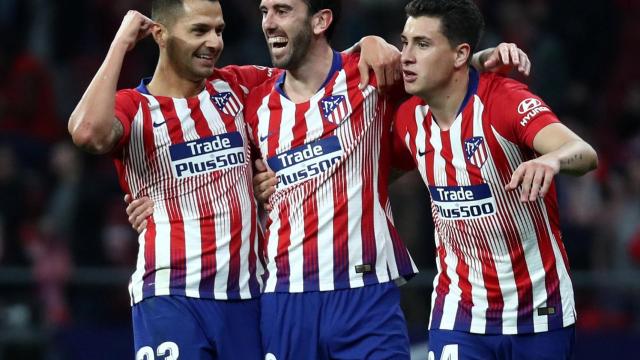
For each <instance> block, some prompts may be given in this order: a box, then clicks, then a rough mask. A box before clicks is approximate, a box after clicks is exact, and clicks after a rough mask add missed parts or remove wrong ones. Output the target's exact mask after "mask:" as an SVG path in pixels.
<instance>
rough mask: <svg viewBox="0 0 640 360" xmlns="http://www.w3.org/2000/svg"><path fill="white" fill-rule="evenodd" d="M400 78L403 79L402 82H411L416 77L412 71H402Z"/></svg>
mask: <svg viewBox="0 0 640 360" xmlns="http://www.w3.org/2000/svg"><path fill="white" fill-rule="evenodd" d="M402 77H403V78H404V81H408V82H413V81H415V80H416V79H417V78H418V75H417V74H416V73H414V72H413V71H409V70H402Z"/></svg>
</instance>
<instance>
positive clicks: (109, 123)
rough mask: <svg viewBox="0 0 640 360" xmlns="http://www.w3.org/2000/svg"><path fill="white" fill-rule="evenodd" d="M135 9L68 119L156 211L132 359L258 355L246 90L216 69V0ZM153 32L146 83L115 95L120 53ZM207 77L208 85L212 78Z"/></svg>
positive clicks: (146, 238)
mask: <svg viewBox="0 0 640 360" xmlns="http://www.w3.org/2000/svg"><path fill="white" fill-rule="evenodd" d="M152 8H153V10H152V17H153V21H152V20H150V19H148V18H147V17H145V16H144V15H142V14H140V13H138V12H135V11H130V12H129V13H127V15H126V16H125V17H124V19H123V22H122V25H121V26H120V29H119V30H118V32H117V34H116V36H115V38H114V40H113V42H112V45H111V48H110V49H109V53H108V54H107V57H106V58H105V61H104V63H103V65H102V66H101V68H100V69H99V70H98V73H97V74H96V76H95V78H94V79H93V80H92V82H91V84H90V85H89V87H88V88H87V90H86V92H85V94H84V96H83V98H82V99H81V100H80V102H79V103H78V105H77V107H76V109H75V110H74V112H73V114H72V115H71V118H70V120H69V131H70V133H71V134H72V136H73V140H74V142H75V143H76V144H77V145H78V146H80V147H82V148H84V149H86V150H88V151H91V152H95V153H110V154H111V155H112V156H113V158H114V162H115V165H116V169H117V171H118V175H119V178H120V183H121V186H122V188H123V190H124V191H125V192H127V193H131V194H133V195H134V197H138V196H143V195H146V196H149V197H150V198H151V199H153V200H154V202H155V204H156V206H155V209H154V216H153V217H152V218H150V219H149V221H148V226H147V230H146V231H145V232H143V233H142V234H141V235H140V238H139V242H140V251H139V256H138V264H137V268H136V271H135V273H134V274H133V275H132V277H131V282H130V285H129V291H130V295H131V302H132V305H133V308H132V317H133V327H134V343H135V351H136V358H137V359H153V358H154V356H155V354H157V355H158V356H165V357H173V358H177V357H178V356H180V357H182V358H186V359H204V358H220V359H236V358H246V359H259V358H261V355H262V351H261V346H260V336H259V331H258V329H257V326H256V325H257V324H258V316H259V304H258V300H257V297H258V296H259V294H260V288H261V281H260V278H259V276H258V275H259V272H260V267H261V265H260V262H259V260H258V242H257V237H258V229H257V226H256V217H257V214H256V206H255V201H254V198H253V194H252V190H251V189H250V186H249V184H250V183H249V181H250V179H251V174H252V172H251V165H250V161H249V157H250V152H249V147H248V140H247V138H246V131H245V124H244V120H243V118H242V107H243V105H242V104H243V102H244V101H243V96H244V95H243V92H242V90H241V89H240V88H239V86H238V85H237V84H238V83H239V81H237V76H235V75H234V73H233V71H225V70H216V69H215V68H214V65H215V63H216V60H217V59H218V57H219V56H220V53H221V52H222V49H223V42H222V31H223V29H224V20H223V17H222V10H221V8H220V4H219V2H218V1H207V0H185V1H184V2H181V1H167V0H156V1H154V2H153V4H152ZM148 35H152V36H153V38H154V40H155V41H156V43H157V44H158V47H159V49H160V54H159V59H158V64H157V67H156V70H155V73H154V74H153V78H151V79H145V80H143V81H142V82H141V84H140V86H138V87H137V88H136V89H127V90H121V91H118V92H116V85H117V80H118V77H119V73H120V68H121V66H122V62H123V59H124V56H125V54H126V52H127V51H129V50H131V49H133V47H134V46H135V44H136V43H137V41H139V40H140V39H142V38H144V37H146V36H148ZM207 79H208V80H207Z"/></svg>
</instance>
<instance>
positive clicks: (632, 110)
mask: <svg viewBox="0 0 640 360" xmlns="http://www.w3.org/2000/svg"><path fill="white" fill-rule="evenodd" d="M221 2H222V6H223V10H224V16H225V19H226V22H227V28H226V30H225V32H224V40H225V50H224V54H223V56H222V59H221V61H220V65H225V64H259V65H269V58H268V54H267V51H266V46H265V42H264V39H263V36H262V32H261V29H260V26H259V24H260V13H259V11H258V7H257V4H258V1H256V0H233V1H225V0H222V1H221ZM343 2H344V3H345V4H346V5H347V6H345V8H344V13H343V18H342V21H341V22H340V24H339V26H338V29H337V33H336V38H335V39H334V47H336V48H337V49H345V48H347V47H349V46H350V45H351V44H353V43H355V42H356V41H357V40H358V39H359V38H360V37H362V36H363V35H366V34H377V35H380V36H383V37H384V38H386V39H387V40H388V41H389V42H392V43H394V44H396V45H397V44H398V43H399V34H400V32H401V30H402V25H403V23H404V12H403V5H404V4H405V3H406V1H399V0H345V1H343ZM149 3H150V2H149V1H147V0H86V1H75V0H56V1H48V0H2V1H0V274H1V273H2V269H4V268H14V267H24V268H28V269H30V272H31V274H32V275H33V286H32V287H30V288H29V289H28V290H27V291H26V293H24V294H23V295H20V296H18V295H11V294H18V293H19V292H12V291H11V288H10V287H9V286H8V285H6V282H3V279H2V276H1V275H0V309H2V308H3V307H8V306H11V305H12V304H15V303H18V302H20V301H23V302H25V303H28V304H29V305H30V306H32V307H33V308H35V309H38V310H37V311H36V312H35V316H34V319H33V320H32V321H33V322H35V323H37V324H41V325H44V326H45V327H48V328H64V327H66V326H71V325H73V324H79V323H84V322H87V323H88V322H92V321H96V319H98V318H99V319H102V320H103V321H105V322H107V323H109V322H117V321H122V322H124V323H126V322H127V321H128V318H129V310H128V295H127V291H126V283H125V282H126V279H125V280H124V281H123V283H122V284H120V285H119V286H117V287H113V288H109V294H108V297H107V298H105V296H104V294H102V293H97V292H96V293H92V292H91V291H88V290H87V291H85V290H82V289H73V288H71V287H70V286H69V281H70V278H71V277H72V276H73V274H74V271H75V270H74V269H77V268H86V267H102V268H114V269H122V270H124V271H129V270H130V271H132V270H133V268H134V262H135V257H136V251H137V239H136V235H135V233H134V232H133V231H132V230H131V229H130V227H129V225H128V223H127V219H126V215H125V213H124V203H123V201H122V194H121V191H120V188H119V186H118V181H117V178H116V176H115V171H114V169H113V166H112V164H111V160H110V159H109V157H107V156H102V157H97V156H91V155H87V154H83V153H81V152H79V151H78V150H76V149H75V148H74V146H73V144H71V143H70V138H69V136H68V134H67V132H66V121H67V119H68V117H69V114H70V113H71V111H72V110H73V107H74V106H75V103H76V102H77V101H78V100H79V98H80V97H81V96H82V92H83V91H84V89H85V87H86V86H87V85H88V83H89V81H90V79H91V77H92V76H93V74H94V73H95V71H96V70H97V68H98V67H99V65H100V63H101V62H102V59H103V57H104V55H105V54H106V51H107V49H108V47H109V45H110V42H111V39H112V38H113V35H114V34H115V31H116V30H117V28H118V26H119V24H120V21H121V19H122V17H123V16H124V14H125V13H126V11H127V10H128V9H138V10H141V11H142V12H144V13H146V14H148V13H149ZM478 3H479V5H480V6H481V8H482V10H483V12H484V14H485V18H486V22H487V29H486V33H485V36H484V38H483V41H482V47H486V46H493V45H496V44H497V43H499V42H501V41H506V42H514V43H516V44H518V46H519V47H521V48H522V49H523V50H524V51H525V52H527V54H528V55H529V57H530V58H531V60H532V63H533V68H532V73H531V76H530V77H529V78H526V79H525V78H521V77H518V76H516V75H514V76H516V77H517V78H518V79H519V80H521V81H524V82H526V83H527V84H529V86H530V88H531V89H533V91H534V92H535V93H537V94H539V95H540V96H542V98H543V99H545V100H546V101H547V103H548V104H549V105H550V106H551V107H552V108H553V109H554V111H555V112H556V114H558V115H559V117H560V119H561V120H562V121H563V122H564V123H566V124H567V125H568V126H569V127H571V128H572V129H574V130H575V131H576V132H577V133H578V134H579V135H581V136H582V137H583V138H585V139H586V140H587V141H588V142H590V143H591V144H592V145H593V146H594V147H595V148H596V150H597V151H598V154H599V159H600V166H599V169H598V170H597V171H596V172H593V173H591V174H589V175H587V176H584V177H582V178H570V177H565V176H560V177H558V178H557V179H558V180H557V184H558V192H559V200H560V215H561V221H562V225H563V240H564V242H565V245H566V248H567V251H568V254H569V260H570V263H571V265H572V269H573V270H586V271H592V272H593V273H598V274H614V273H622V274H627V273H626V271H633V270H636V271H637V270H639V269H640V67H639V66H638V64H637V63H636V61H637V59H638V58H640V49H639V48H638V46H637V45H638V44H640V21H638V20H637V19H638V18H639V17H640V2H638V1H633V0H611V1H605V0H603V1H595V0H593V1H578V0H569V1H551V0H529V1H524V0H521V1H518V0H479V1H478ZM156 58H157V52H156V46H155V44H154V43H153V41H152V40H150V39H147V40H145V41H142V42H141V43H140V44H139V45H138V46H137V47H136V49H134V50H133V51H131V52H130V53H129V54H128V55H127V58H126V60H125V65H124V67H123V73H122V76H121V79H120V87H121V88H122V87H135V86H136V85H137V83H138V82H139V81H140V79H141V78H142V77H144V76H150V75H151V74H152V73H153V70H154V69H153V67H154V65H155V62H156ZM392 190H393V191H392V194H393V199H392V201H394V200H395V201H394V204H395V205H394V211H395V217H396V223H397V225H398V227H399V229H400V232H401V234H402V235H403V236H404V239H405V241H406V242H407V243H408V245H409V247H410V249H411V250H412V254H413V255H414V258H415V260H416V262H417V264H418V266H419V267H420V268H421V269H427V270H429V269H431V270H433V269H434V268H435V263H434V260H433V259H434V249H433V247H434V246H433V236H432V233H433V227H432V225H431V221H430V215H429V213H430V210H429V205H428V198H427V193H426V191H425V189H424V186H423V184H422V182H421V180H420V179H419V178H418V177H417V176H412V175H407V176H405V177H403V178H401V179H400V180H398V182H397V183H396V184H394V185H393V186H392ZM416 194H419V196H416ZM406 292H407V294H408V295H407V298H406V299H405V303H406V312H407V317H408V320H409V322H410V323H411V324H417V325H416V326H417V327H419V328H420V329H422V328H424V324H425V323H426V316H427V314H428V312H427V309H426V308H423V307H424V306H425V304H426V305H428V303H429V300H428V296H429V295H428V291H427V289H421V290H419V291H416V290H413V292H412V290H411V289H408V290H406ZM576 297H577V304H578V312H579V314H580V316H579V319H580V322H579V324H578V325H579V327H581V328H583V329H602V328H609V327H611V328H616V329H636V330H638V328H640V305H639V304H640V301H639V300H640V286H635V287H620V286H618V287H616V286H614V284H613V282H612V284H611V286H609V287H606V288H603V287H602V286H586V287H581V286H578V289H577V294H576ZM412 299H416V301H415V302H412ZM417 299H420V300H417ZM418 303H419V306H418V305H415V304H418ZM419 307H420V308H422V310H419V311H418V310H416V309H417V308H419ZM3 321H6V317H0V329H2V328H3V326H4V325H3ZM127 335H128V334H127ZM0 357H1V355H0Z"/></svg>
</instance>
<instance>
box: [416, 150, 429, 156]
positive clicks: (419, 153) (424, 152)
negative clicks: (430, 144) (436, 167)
mask: <svg viewBox="0 0 640 360" xmlns="http://www.w3.org/2000/svg"><path fill="white" fill-rule="evenodd" d="M426 153H427V152H426V151H422V150H418V155H419V156H424V154H426Z"/></svg>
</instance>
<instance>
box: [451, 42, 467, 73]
mask: <svg viewBox="0 0 640 360" xmlns="http://www.w3.org/2000/svg"><path fill="white" fill-rule="evenodd" d="M470 56H471V47H470V46H469V44H467V43H462V44H460V45H458V46H456V57H455V60H454V62H453V66H454V67H455V68H456V69H459V68H461V67H463V66H467V64H468V63H469V57H470Z"/></svg>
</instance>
